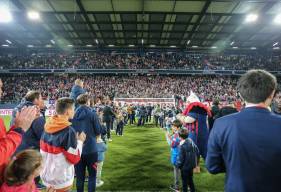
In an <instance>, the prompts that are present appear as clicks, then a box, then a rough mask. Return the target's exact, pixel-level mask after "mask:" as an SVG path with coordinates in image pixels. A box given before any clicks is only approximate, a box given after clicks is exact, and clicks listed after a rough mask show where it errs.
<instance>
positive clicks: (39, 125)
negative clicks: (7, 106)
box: [10, 100, 45, 153]
mask: <svg viewBox="0 0 281 192" xmlns="http://www.w3.org/2000/svg"><path fill="white" fill-rule="evenodd" d="M25 106H26V107H29V106H33V103H32V102H29V101H25V100H23V101H22V102H21V103H20V104H19V105H18V106H17V107H16V108H15V109H14V110H13V114H12V120H11V123H10V124H11V125H13V124H14V120H15V117H16V113H17V112H18V111H21V109H22V108H23V107H25ZM43 113H44V112H43ZM43 113H42V114H41V116H40V117H38V118H37V119H35V120H34V121H33V122H32V124H31V126H30V128H29V129H28V130H27V131H26V132H25V133H24V135H23V137H22V142H21V144H20V145H19V146H18V148H17V150H16V152H15V153H18V152H20V151H23V150H25V149H37V150H39V149H40V139H41V136H42V134H43V131H44V126H45V115H44V114H43Z"/></svg>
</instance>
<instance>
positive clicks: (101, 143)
mask: <svg viewBox="0 0 281 192" xmlns="http://www.w3.org/2000/svg"><path fill="white" fill-rule="evenodd" d="M97 150H98V164H97V182H96V186H97V187H100V186H102V185H103V183H104V182H103V181H102V180H101V173H102V166H103V161H104V154H105V152H106V150H107V146H106V143H105V142H104V141H103V139H102V138H101V135H99V136H97Z"/></svg>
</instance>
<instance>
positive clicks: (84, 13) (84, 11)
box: [76, 0, 97, 37]
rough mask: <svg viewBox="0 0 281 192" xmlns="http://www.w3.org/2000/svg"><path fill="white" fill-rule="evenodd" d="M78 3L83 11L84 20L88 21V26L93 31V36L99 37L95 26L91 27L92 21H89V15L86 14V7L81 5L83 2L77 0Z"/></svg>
mask: <svg viewBox="0 0 281 192" xmlns="http://www.w3.org/2000/svg"><path fill="white" fill-rule="evenodd" d="M76 3H77V5H78V7H79V9H80V11H82V14H83V16H84V18H85V19H86V22H87V25H88V26H89V28H90V29H91V32H92V34H93V35H94V37H97V35H96V33H95V30H94V28H93V26H92V25H91V22H90V19H89V17H88V15H87V12H86V10H85V8H84V6H83V5H82V3H81V0H76Z"/></svg>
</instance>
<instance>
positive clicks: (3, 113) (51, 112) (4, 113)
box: [0, 109, 56, 116]
mask: <svg viewBox="0 0 281 192" xmlns="http://www.w3.org/2000/svg"><path fill="white" fill-rule="evenodd" d="M55 112H56V111H55V110H52V109H50V110H48V109H47V110H46V112H45V115H46V116H53V115H54V114H55ZM12 113H13V109H0V116H12Z"/></svg>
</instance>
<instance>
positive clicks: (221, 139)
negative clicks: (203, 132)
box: [206, 70, 281, 192]
mask: <svg viewBox="0 0 281 192" xmlns="http://www.w3.org/2000/svg"><path fill="white" fill-rule="evenodd" d="M276 87H277V81H276V78H275V77H274V76H273V75H272V74H270V73H268V72H266V71H263V70H251V71H249V72H247V73H246V74H244V75H243V76H242V77H241V78H240V80H239V82H238V90H239V94H240V96H241V97H242V98H243V99H244V100H245V102H246V107H245V108H244V109H242V111H241V112H239V113H234V114H231V115H227V116H225V117H222V118H219V119H217V120H216V121H215V123H214V127H213V130H212V132H211V134H210V137H209V143H208V153H207V158H206V166H207V169H208V171H209V172H210V173H212V174H217V173H222V172H226V182H225V185H226V186H225V191H226V192H264V191H266V192H271V191H272V192H275V191H280V178H281V168H280V167H279V165H280V162H281V142H280V136H281V117H280V116H278V115H275V114H274V113H272V112H271V111H270V110H269V106H270V104H271V102H272V99H273V97H274V93H275V90H276Z"/></svg>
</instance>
